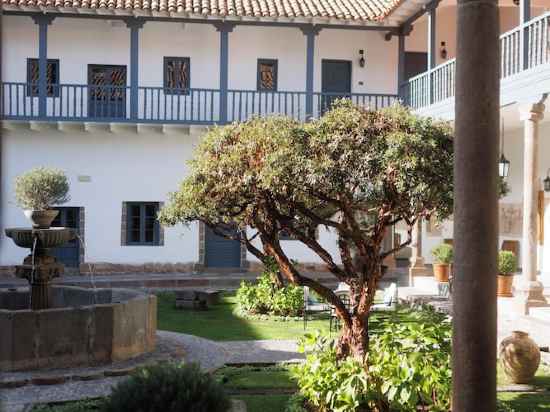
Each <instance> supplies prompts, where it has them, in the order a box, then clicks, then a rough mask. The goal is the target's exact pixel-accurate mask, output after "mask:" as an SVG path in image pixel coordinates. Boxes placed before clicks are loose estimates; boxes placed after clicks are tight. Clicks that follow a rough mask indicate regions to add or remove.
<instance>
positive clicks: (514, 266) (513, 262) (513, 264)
mask: <svg viewBox="0 0 550 412" xmlns="http://www.w3.org/2000/svg"><path fill="white" fill-rule="evenodd" d="M517 270H518V260H517V258H516V255H514V253H513V252H510V251H508V250H501V251H500V252H499V253H498V273H500V274H501V275H512V274H514V272H517Z"/></svg>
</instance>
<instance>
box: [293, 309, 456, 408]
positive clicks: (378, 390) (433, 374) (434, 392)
mask: <svg viewBox="0 0 550 412" xmlns="http://www.w3.org/2000/svg"><path fill="white" fill-rule="evenodd" d="M415 320H416V322H409V323H403V324H396V323H387V324H385V325H384V327H383V330H382V332H381V333H379V334H376V335H373V336H372V337H371V341H370V350H369V354H368V363H369V372H368V373H367V372H366V370H365V368H364V365H363V364H361V363H360V362H358V361H356V360H354V359H353V358H351V357H348V358H345V359H343V360H338V359H337V356H336V349H335V345H334V342H333V341H332V340H331V339H328V338H326V337H323V336H321V335H319V334H317V335H306V336H305V337H304V339H303V340H302V341H301V350H303V351H306V353H307V355H306V361H305V363H304V364H302V365H298V366H294V367H293V368H292V372H293V376H294V378H295V379H296V380H297V383H298V386H299V388H300V394H301V395H302V396H304V398H305V399H306V400H307V402H308V403H309V404H310V405H312V406H313V407H315V408H317V409H319V410H320V411H323V412H325V411H338V412H352V411H353V412H355V411H364V410H378V411H389V410H391V411H412V410H417V407H423V408H424V409H423V410H430V411H448V410H449V407H450V394H451V325H450V322H449V320H448V319H447V318H446V316H444V315H441V314H438V313H435V312H433V310H423V311H421V312H419V313H418V314H417V315H416V319H415ZM295 406H296V405H295V404H294V406H293V407H295ZM295 410H299V409H295Z"/></svg>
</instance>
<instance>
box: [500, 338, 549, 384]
mask: <svg viewBox="0 0 550 412" xmlns="http://www.w3.org/2000/svg"><path fill="white" fill-rule="evenodd" d="M499 358H500V362H501V363H502V367H503V369H504V373H506V376H508V378H510V380H511V381H512V382H513V383H528V382H529V381H530V380H531V379H533V376H535V372H536V371H537V369H538V367H539V364H540V349H539V347H538V346H537V344H536V343H535V342H534V341H533V339H531V338H530V337H529V335H528V334H527V333H526V332H521V331H518V330H515V331H513V332H512V335H510V336H509V337H507V338H506V339H504V340H503V341H502V342H501V344H500V348H499Z"/></svg>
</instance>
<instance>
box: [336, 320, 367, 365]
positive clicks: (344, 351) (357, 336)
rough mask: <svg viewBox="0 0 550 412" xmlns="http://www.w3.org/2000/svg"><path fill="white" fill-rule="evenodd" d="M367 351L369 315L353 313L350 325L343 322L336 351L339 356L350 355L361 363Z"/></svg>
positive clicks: (363, 361)
mask: <svg viewBox="0 0 550 412" xmlns="http://www.w3.org/2000/svg"><path fill="white" fill-rule="evenodd" d="M368 351H369V317H368V313H367V315H365V316H357V315H354V316H352V317H351V326H348V325H346V324H345V323H344V325H343V327H342V334H341V335H340V338H339V339H338V343H337V347H336V352H337V354H338V357H339V358H345V357H347V356H352V357H353V358H354V359H356V360H357V361H359V362H361V363H365V357H366V355H367V353H368Z"/></svg>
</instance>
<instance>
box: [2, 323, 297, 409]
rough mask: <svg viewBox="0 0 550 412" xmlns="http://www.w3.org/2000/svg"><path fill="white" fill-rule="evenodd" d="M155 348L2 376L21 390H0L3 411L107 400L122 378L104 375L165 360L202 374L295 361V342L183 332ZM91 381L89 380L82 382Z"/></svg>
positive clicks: (165, 336)
mask: <svg viewBox="0 0 550 412" xmlns="http://www.w3.org/2000/svg"><path fill="white" fill-rule="evenodd" d="M157 337H158V347H157V350H156V351H155V353H153V354H151V355H150V356H143V357H139V358H136V359H133V360H131V361H126V362H120V363H117V364H114V365H108V366H104V367H96V368H73V369H66V370H50V371H47V372H13V373H9V374H3V375H2V382H7V381H11V382H17V385H14V386H19V385H22V386H19V387H12V388H9V389H8V388H3V389H0V399H1V400H3V401H4V402H5V408H6V412H21V411H25V410H27V409H29V408H30V403H31V402H39V403H40V402H59V401H68V400H77V399H84V398H93V397H99V396H106V395H108V394H109V393H110V392H111V388H112V386H113V385H116V384H117V383H118V382H120V381H121V380H123V379H126V378H127V377H126V376H108V375H109V372H108V371H114V372H115V373H117V372H118V373H121V374H124V375H127V374H128V373H131V372H132V371H133V370H134V369H135V367H137V366H140V365H143V364H147V363H153V362H156V361H163V360H179V359H182V360H185V362H197V363H199V364H200V366H201V368H202V369H204V370H205V371H214V370H216V369H218V368H220V367H222V366H224V365H225V364H232V363H237V364H240V363H276V362H284V361H297V360H299V359H300V358H302V355H301V354H298V353H296V343H295V342H294V341H290V340H278V341H271V340H264V341H235V342H213V341H210V340H208V339H203V338H199V337H196V336H192V335H185V334H182V333H174V332H165V331H158V332H157ZM37 377H41V378H48V380H47V381H48V382H51V383H54V382H56V379H57V378H64V379H65V382H64V383H60V384H51V385H35V384H33V382H32V379H33V378H34V379H35V380H36V378H37ZM81 377H89V379H91V380H80V378H81Z"/></svg>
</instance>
